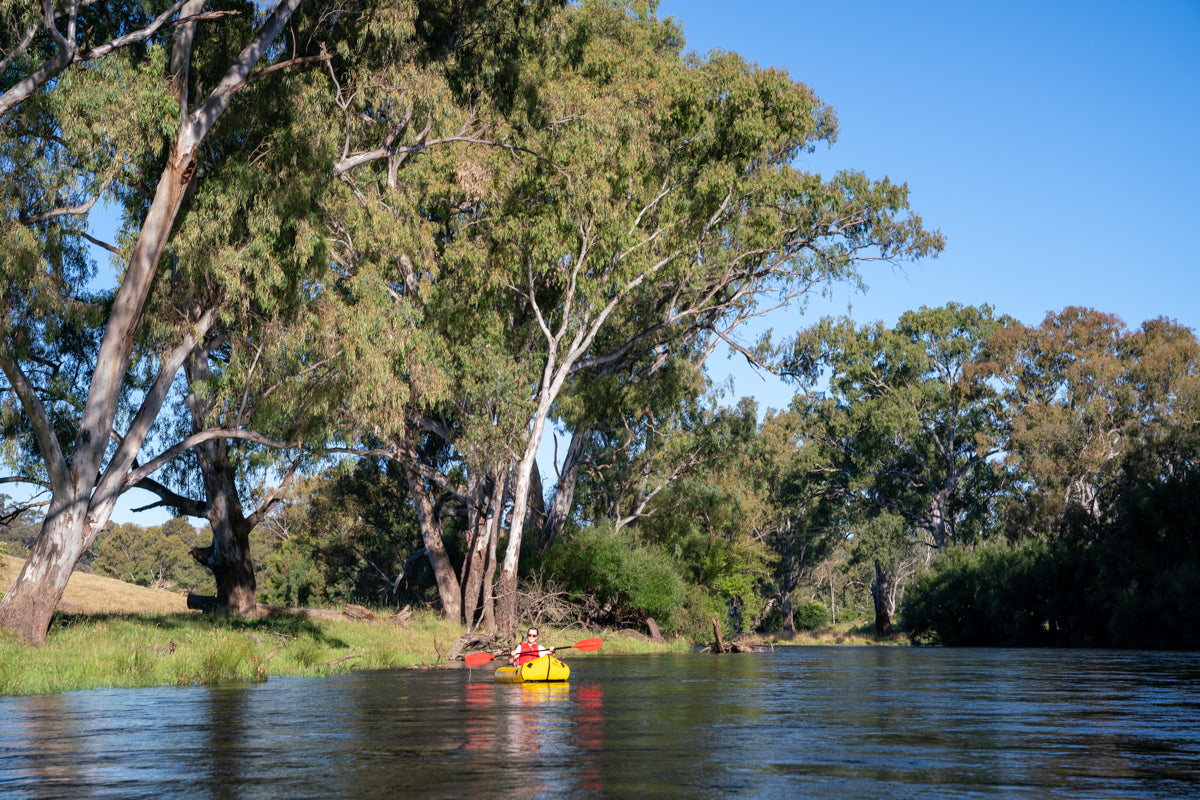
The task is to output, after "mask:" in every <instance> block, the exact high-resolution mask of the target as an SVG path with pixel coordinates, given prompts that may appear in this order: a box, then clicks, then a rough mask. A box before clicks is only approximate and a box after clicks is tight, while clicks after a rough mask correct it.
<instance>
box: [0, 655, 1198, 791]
mask: <svg viewBox="0 0 1200 800" xmlns="http://www.w3.org/2000/svg"><path fill="white" fill-rule="evenodd" d="M571 663H572V667H573V675H572V680H571V681H570V683H569V684H566V685H541V686H530V685H526V686H521V685H509V684H496V683H493V682H492V681H491V680H490V671H488V670H482V671H481V670H475V671H474V672H473V673H469V672H468V671H467V670H465V669H464V670H444V671H382V672H368V673H358V674H355V675H349V676H344V677H336V678H322V679H283V678H275V679H272V680H271V681H270V682H268V683H266V684H262V685H258V686H228V687H190V688H163V689H125V690H97V691H85V692H73V693H67V694H60V695H51V696H39V697H27V698H0V797H4V798H9V797H12V798H17V797H20V798H31V800H35V799H37V798H51V797H70V798H142V797H145V798H166V797H170V798H231V799H233V798H237V799H238V800H242V799H244V798H358V799H359V800H370V799H371V798H385V797H386V798H397V797H430V798H442V797H444V798H462V797H479V798H482V797H503V796H513V797H522V798H524V797H564V796H565V797H601V796H606V797H647V796H649V797H654V796H685V797H767V798H770V797H781V798H782V797H809V798H835V797H836V798H850V797H866V796H878V797H890V798H936V797H945V798H962V797H1030V798H1033V797H1036V798H1099V797H1103V798H1160V797H1196V796H1198V795H1200V723H1198V722H1197V712H1198V711H1200V654H1191V653H1146V652H1112V651H1062V650H1057V651H1056V650H957V649H941V648H929V649H926V648H897V647H886V648H868V647H844V648H841V647H829V648H818V647H806V648H786V649H780V650H777V651H775V652H773V653H763V654H741V655H725V656H711V655H699V654H688V655H662V656H648V657H647V656H641V657H635V656H612V655H603V654H597V655H589V656H584V657H576V658H574V659H573V660H572V662H571Z"/></svg>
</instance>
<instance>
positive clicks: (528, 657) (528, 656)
mask: <svg viewBox="0 0 1200 800" xmlns="http://www.w3.org/2000/svg"><path fill="white" fill-rule="evenodd" d="M537 639H538V630H537V628H530V629H529V630H527V631H525V638H524V639H522V640H521V642H520V643H519V644H518V645H517V646H516V647H514V648H513V649H512V652H511V653H509V654H508V657H509V661H510V662H511V663H512V665H513V666H514V667H519V666H521V665H522V664H527V663H529V662H530V661H534V660H536V659H539V658H541V657H542V656H546V655H553V653H554V648H553V647H546V646H545V645H541V644H538V640H537Z"/></svg>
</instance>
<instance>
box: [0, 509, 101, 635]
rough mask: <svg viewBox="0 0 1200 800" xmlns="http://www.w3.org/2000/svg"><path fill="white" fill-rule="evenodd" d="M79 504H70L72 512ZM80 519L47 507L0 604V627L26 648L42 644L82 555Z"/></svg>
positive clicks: (62, 510) (76, 514) (75, 513)
mask: <svg viewBox="0 0 1200 800" xmlns="http://www.w3.org/2000/svg"><path fill="white" fill-rule="evenodd" d="M83 505H84V504H83V503H82V502H77V503H75V504H74V507H75V509H78V508H80V507H82V506H83ZM80 516H82V515H81V514H80V513H79V512H78V511H77V510H76V511H75V512H74V513H72V510H71V509H70V508H68V509H55V508H54V507H53V506H52V507H51V510H50V513H49V514H47V516H46V522H45V523H44V524H43V525H42V530H41V533H40V534H39V535H38V538H37V541H35V542H34V544H33V549H32V550H31V551H30V553H29V557H28V558H27V559H26V560H25V564H24V566H22V567H21V571H20V572H19V573H17V577H16V579H15V580H14V581H13V583H12V586H11V587H9V589H8V592H6V593H5V595H4V602H3V603H0V625H2V626H4V627H5V628H7V629H8V630H10V631H12V633H13V634H15V635H16V636H17V638H19V639H21V640H22V641H25V642H28V643H29V644H33V645H38V646H41V645H43V644H45V643H46V631H48V630H49V629H50V620H51V618H52V617H53V616H54V609H55V608H57V607H58V603H59V601H60V600H61V599H62V595H63V592H64V591H65V590H66V588H67V581H69V580H70V579H71V572H72V571H73V570H74V569H75V563H76V562H77V561H78V560H79V557H80V556H81V555H83V550H84V548H83V547H82V546H81V544H82V537H81V536H79V535H78V534H77V531H78V530H79V529H81V528H82V521H81V520H80V519H79V517H80Z"/></svg>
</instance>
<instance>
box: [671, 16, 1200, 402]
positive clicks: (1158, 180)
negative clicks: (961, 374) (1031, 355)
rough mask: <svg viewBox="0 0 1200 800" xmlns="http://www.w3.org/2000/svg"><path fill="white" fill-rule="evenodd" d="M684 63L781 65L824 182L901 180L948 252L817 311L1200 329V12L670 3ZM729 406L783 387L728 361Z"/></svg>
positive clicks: (784, 395)
mask: <svg viewBox="0 0 1200 800" xmlns="http://www.w3.org/2000/svg"><path fill="white" fill-rule="evenodd" d="M658 13H659V16H660V17H666V16H668V15H669V16H674V17H675V18H676V19H677V20H678V21H679V22H681V23H682V26H683V30H684V34H685V35H686V37H687V41H688V47H689V49H692V50H695V51H697V52H699V53H701V54H703V53H707V52H709V51H710V50H712V49H714V48H718V49H722V50H732V51H734V52H737V53H739V54H741V55H742V56H744V57H745V58H746V59H748V60H750V61H754V62H756V63H757V64H759V65H760V66H762V67H767V66H774V67H781V68H784V69H786V70H787V72H788V74H789V75H790V76H791V78H792V79H793V80H797V81H800V82H802V83H805V84H807V85H808V86H809V87H810V88H812V89H813V90H814V91H815V92H816V93H817V94H818V95H819V96H820V97H821V98H822V99H823V100H824V101H825V102H827V103H829V104H830V105H832V106H833V107H834V109H836V111H837V113H838V119H839V123H840V135H839V138H838V141H837V142H836V143H835V144H834V146H833V147H832V148H830V149H824V148H822V149H821V150H820V151H819V152H817V153H814V154H812V155H811V156H804V157H803V158H802V160H801V161H800V162H799V163H800V165H801V166H804V167H805V168H808V169H812V170H813V171H817V172H821V173H826V174H828V173H831V172H833V171H834V170H837V169H842V168H853V169H859V170H862V171H863V172H865V173H866V174H867V175H868V176H871V177H873V178H878V177H883V176H885V175H886V176H888V177H890V178H891V179H892V180H894V181H902V182H906V183H907V184H908V185H909V189H910V200H911V203H912V206H913V208H914V209H915V210H916V211H917V213H919V214H920V215H921V216H922V218H923V219H924V220H925V223H926V225H927V226H929V227H933V228H938V229H940V230H941V231H942V233H944V234H945V236H946V240H947V244H946V249H945V251H944V252H943V253H942V255H941V256H940V257H939V258H938V259H935V260H929V261H922V262H919V263H916V264H909V265H904V266H903V268H902V269H893V268H891V267H889V266H886V265H882V266H873V267H869V268H868V269H867V271H866V272H865V276H866V280H867V283H868V284H869V286H870V289H869V291H868V292H867V293H866V294H865V295H851V294H850V293H849V292H848V291H845V290H841V291H839V292H837V293H836V296H835V297H834V299H833V301H832V302H831V303H826V304H820V305H815V304H814V305H813V306H811V307H810V309H809V311H808V312H807V313H806V314H805V315H804V316H800V315H798V314H796V313H792V314H789V315H785V316H780V317H777V318H775V319H774V320H772V324H773V326H774V328H775V331H776V333H777V335H779V334H786V333H787V332H789V331H794V330H796V329H797V328H799V327H802V326H804V325H806V324H808V323H810V322H811V321H814V320H815V318H816V317H817V316H819V315H820V314H823V313H834V314H844V313H850V314H851V316H853V317H854V318H855V319H856V320H858V321H860V322H867V321H874V320H883V321H884V322H885V323H889V324H890V323H894V322H895V321H896V319H897V317H898V316H899V315H900V314H901V313H902V312H904V311H906V310H908V309H915V308H919V307H920V306H922V305H927V306H937V305H942V304H944V303H946V302H949V301H956V302H960V303H967V304H980V303H989V304H991V305H992V306H993V307H995V308H996V310H997V311H998V312H1000V313H1005V314H1010V315H1012V316H1014V317H1016V318H1017V319H1019V320H1021V321H1022V322H1026V323H1030V324H1036V323H1038V322H1040V321H1041V320H1042V318H1043V317H1044V316H1045V314H1046V312H1048V311H1057V310H1060V309H1062V308H1064V307H1065V306H1068V305H1083V306H1090V307H1092V308H1096V309H1099V310H1100V311H1105V312H1110V313H1115V314H1117V315H1119V316H1120V317H1121V318H1122V319H1123V320H1124V321H1125V323H1126V324H1127V325H1129V326H1131V327H1132V326H1136V325H1138V324H1139V323H1141V322H1142V321H1143V320H1145V319H1150V318H1153V317H1158V316H1166V317H1169V318H1172V319H1175V320H1177V321H1178V322H1180V323H1182V324H1184V325H1187V326H1189V327H1191V328H1192V329H1193V330H1196V329H1200V256H1198V245H1200V2H1197V0H1147V1H1146V2H1140V3H1134V2H1122V3H1117V2H1088V3H1083V2H1057V3H1047V2H1026V1H1024V0H1017V1H1016V2H1006V3H975V2H925V1H924V0H908V1H907V2H896V0H891V2H883V1H876V0H870V1H868V0H840V1H838V2H823V3H815V2H783V1H782V0H781V1H778V2H776V1H774V0H742V2H740V3H731V2H728V1H727V0H725V1H723V2H716V1H715V0H697V1H694V2H690V1H689V0H669V1H668V2H663V3H661V4H660V6H659V10H658ZM710 367H711V368H712V370H713V373H714V375H717V376H719V375H720V374H721V373H722V372H723V371H724V370H725V369H726V368H729V369H730V370H731V372H732V374H733V376H734V381H735V394H736V395H739V396H740V395H754V396H755V397H757V398H758V399H759V401H760V403H761V404H763V405H770V406H773V407H776V408H780V407H783V406H786V404H787V402H788V400H789V399H790V397H791V390H790V389H787V388H786V387H783V386H782V385H781V384H779V383H778V382H777V381H773V380H762V379H761V378H759V377H756V376H754V375H753V374H752V373H750V372H749V371H748V370H746V369H744V368H741V367H740V366H738V365H737V364H736V363H735V362H728V363H727V362H725V361H720V362H714V363H711V364H710Z"/></svg>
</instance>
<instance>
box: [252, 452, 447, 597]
mask: <svg viewBox="0 0 1200 800" xmlns="http://www.w3.org/2000/svg"><path fill="white" fill-rule="evenodd" d="M274 528H275V529H277V530H281V531H286V534H287V535H286V538H284V539H283V540H282V541H281V542H280V543H279V544H278V546H277V547H274V548H272V550H271V552H269V553H268V554H267V555H266V567H267V569H266V570H265V571H264V574H263V576H262V579H261V580H260V581H259V591H260V592H261V594H262V597H263V600H264V602H267V603H271V604H278V605H286V606H301V607H303V606H310V605H319V604H343V603H348V602H353V603H361V604H366V605H389V604H391V605H394V604H400V603H402V602H409V603H411V602H419V601H421V600H423V599H424V595H425V591H426V589H427V588H428V586H429V584H430V576H429V575H428V573H427V567H426V566H425V560H424V559H423V558H420V559H414V558H413V556H414V555H415V554H416V553H417V551H418V550H419V549H420V548H421V538H420V534H419V532H418V530H417V525H416V520H415V517H414V513H413V509H412V505H411V502H409V491H408V487H407V484H406V483H405V481H404V478H403V476H402V471H401V470H400V469H399V468H398V467H397V465H395V464H394V463H390V462H383V463H379V462H375V461H370V460H362V461H357V462H354V461H349V462H346V463H344V464H341V465H339V466H337V467H334V468H331V469H329V470H327V471H325V472H324V473H322V474H320V475H318V476H317V477H315V478H313V479H311V480H308V481H305V482H303V483H302V485H301V486H300V487H298V488H297V490H296V491H295V492H294V493H293V495H292V496H291V497H290V498H289V499H288V500H287V501H285V503H284V504H283V508H281V509H280V510H279V511H278V512H277V514H276V523H275V525H274Z"/></svg>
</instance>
